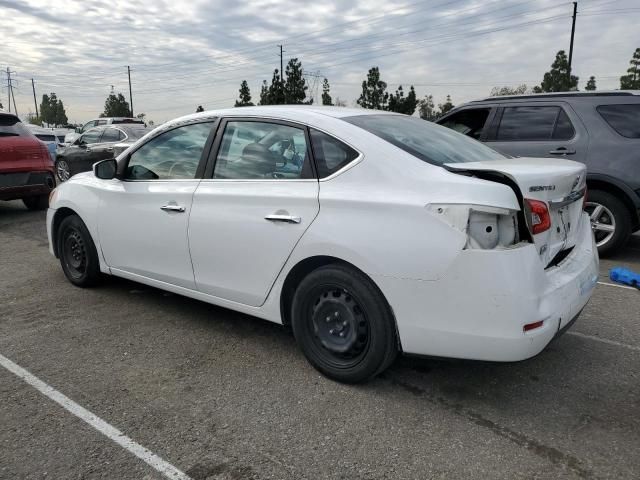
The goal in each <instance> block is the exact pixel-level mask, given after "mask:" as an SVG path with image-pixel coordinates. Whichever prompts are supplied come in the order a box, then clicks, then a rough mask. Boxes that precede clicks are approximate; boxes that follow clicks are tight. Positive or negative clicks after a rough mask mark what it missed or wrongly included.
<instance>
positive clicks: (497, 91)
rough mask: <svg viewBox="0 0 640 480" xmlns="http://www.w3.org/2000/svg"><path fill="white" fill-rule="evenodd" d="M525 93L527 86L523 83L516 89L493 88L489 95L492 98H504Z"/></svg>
mask: <svg viewBox="0 0 640 480" xmlns="http://www.w3.org/2000/svg"><path fill="white" fill-rule="evenodd" d="M524 93H527V86H526V85H525V84H524V83H523V84H522V85H518V86H517V87H493V88H492V89H491V93H490V94H489V95H490V96H492V97H504V96H508V95H522V94H524Z"/></svg>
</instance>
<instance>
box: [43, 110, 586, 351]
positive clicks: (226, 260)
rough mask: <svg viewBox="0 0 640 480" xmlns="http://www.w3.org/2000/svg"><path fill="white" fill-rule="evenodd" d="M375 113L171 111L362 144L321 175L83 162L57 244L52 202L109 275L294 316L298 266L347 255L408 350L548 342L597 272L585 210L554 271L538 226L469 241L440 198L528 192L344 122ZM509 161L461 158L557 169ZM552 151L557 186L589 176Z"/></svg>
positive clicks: (508, 168) (513, 203) (70, 187)
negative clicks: (502, 239)
mask: <svg viewBox="0 0 640 480" xmlns="http://www.w3.org/2000/svg"><path fill="white" fill-rule="evenodd" d="M368 113H369V112H366V111H361V110H352V109H344V108H338V109H326V108H322V107H315V108H310V107H307V108H298V107H273V108H265V107H262V108H251V107H245V108H242V109H229V110H223V111H219V112H206V113H205V114H196V115H190V116H188V117H184V118H181V119H178V120H176V121H174V122H169V123H168V124H165V125H163V127H162V128H161V129H160V130H164V129H166V128H170V127H171V125H175V124H177V123H184V122H188V121H189V120H190V119H197V118H204V117H205V115H206V116H209V117H210V116H212V115H215V116H220V117H227V116H243V117H247V116H249V117H250V116H256V117H260V118H273V119H279V120H287V121H290V122H300V123H302V124H306V125H310V126H313V127H314V128H317V129H319V130H321V131H324V132H325V133H328V134H330V135H332V136H334V137H336V138H338V139H339V140H341V141H343V142H345V143H347V144H349V145H351V146H353V147H354V148H356V149H357V150H358V151H359V152H360V156H359V157H358V159H357V160H356V161H354V162H353V163H351V164H350V165H348V166H347V167H345V168H344V169H343V170H341V171H339V172H338V173H337V174H334V175H332V176H331V177H329V178H326V179H322V180H320V181H316V180H299V181H298V180H294V181H291V180H265V181H262V180H260V181H228V180H202V181H198V180H193V181H184V180H180V181H168V182H157V183H156V182H139V183H137V182H123V181H120V180H115V179H114V180H99V179H97V178H95V177H94V176H93V174H92V173H91V172H87V173H84V174H78V175H76V176H74V177H73V178H72V179H70V180H69V181H68V182H66V183H64V184H62V185H61V186H60V187H58V189H57V191H56V193H55V195H54V198H53V201H52V203H51V208H50V210H49V212H48V215H47V229H48V232H49V240H50V245H51V251H52V253H53V251H54V249H53V239H52V229H53V221H54V217H55V214H56V212H57V211H58V210H59V209H61V208H69V209H72V210H74V211H75V212H77V214H78V215H79V216H80V217H81V218H82V220H83V221H84V222H85V224H86V225H87V228H88V229H89V232H90V233H91V235H92V238H93V239H94V242H95V244H96V247H97V249H98V252H99V255H100V262H101V270H102V271H103V272H106V273H111V274H114V275H118V276H121V277H124V278H128V279H131V280H135V281H139V282H141V283H145V284H148V285H152V286H155V287H158V288H161V289H165V290H168V291H172V292H174V293H178V294H182V295H186V296H189V297H192V298H196V299H198V300H202V301H206V302H209V303H213V304H216V305H220V306H222V307H227V308H231V309H233V310H237V311H240V312H242V313H247V314H250V315H255V316H258V317H260V318H264V319H267V320H270V321H273V322H277V323H282V322H283V318H284V314H285V312H282V311H281V295H282V290H283V285H284V283H285V280H286V278H287V275H288V274H289V272H291V270H292V269H293V268H294V267H295V266H296V265H298V264H299V262H302V261H304V260H306V259H309V258H311V257H317V256H323V257H335V258H337V259H339V260H341V261H343V262H346V263H349V264H351V265H353V266H354V267H356V268H358V269H360V270H361V271H363V272H364V273H366V274H367V275H369V277H370V278H371V279H372V280H373V281H374V282H375V283H376V285H377V286H378V287H379V289H380V290H381V292H382V294H383V295H384V296H385V298H386V300H387V301H388V303H389V305H390V306H391V308H392V310H393V312H394V316H395V319H396V323H397V329H398V333H399V336H400V343H401V348H402V350H403V351H404V352H407V353H414V354H422V355H434V356H442V357H457V358H469V359H481V360H496V361H515V360H522V359H525V358H529V357H531V356H533V355H536V354H537V353H539V352H540V351H541V350H542V349H543V348H544V347H545V346H546V345H547V343H548V342H549V341H550V340H551V339H552V338H553V336H554V335H556V333H557V332H558V330H559V329H560V328H562V327H565V326H566V325H567V323H568V322H569V321H570V320H571V319H572V318H573V317H575V316H576V315H577V314H578V312H579V311H580V310H581V309H582V308H583V307H584V305H585V304H586V302H587V301H588V299H589V296H590V293H591V290H592V288H593V286H594V285H595V282H596V279H597V274H598V259H597V250H596V249H595V246H594V244H593V237H592V235H591V231H590V228H589V220H588V218H586V217H585V216H584V215H581V214H579V213H578V214H577V216H576V215H575V212H573V211H572V212H571V215H572V218H573V219H574V220H573V225H572V228H571V230H570V231H567V236H566V237H565V238H564V239H563V240H565V241H566V240H567V239H568V238H569V235H570V239H571V241H572V242H573V245H574V247H573V250H572V251H571V252H570V254H569V255H568V256H567V257H566V258H565V259H564V260H563V261H562V262H561V263H560V264H559V265H557V266H553V267H550V268H548V269H545V265H546V264H547V262H546V260H547V256H545V255H546V254H545V255H541V254H540V252H539V245H538V241H537V239H534V240H536V243H535V244H533V243H518V244H516V245H513V246H511V247H509V248H497V249H493V250H480V249H472V248H468V247H467V234H466V233H465V232H464V231H462V230H461V229H458V228H453V227H452V226H451V224H452V223H451V221H450V220H451V219H445V218H443V217H441V216H440V217H439V216H438V215H437V214H436V213H434V210H433V208H431V207H433V206H437V205H460V206H471V207H470V208H479V209H482V208H483V206H487V207H492V208H499V209H505V210H508V211H514V212H515V211H518V210H520V205H519V201H518V197H517V195H516V193H515V192H514V191H513V190H512V189H511V188H510V187H509V186H507V185H504V184H501V183H496V182H493V181H489V180H482V179H479V178H474V177H472V176H465V175H460V174H456V173H452V172H450V171H447V170H446V169H444V168H441V167H438V166H434V165H430V164H427V163H425V162H423V161H421V160H419V159H417V158H415V157H414V156H412V155H410V154H408V153H406V152H404V151H402V150H400V149H399V148H397V147H395V146H393V145H391V144H390V143H387V142H386V141H383V140H382V139H380V138H378V137H376V136H374V135H372V134H370V133H368V132H366V131H365V130H363V129H361V128H359V127H356V126H354V125H352V124H349V123H346V122H342V121H340V120H339V117H341V116H349V115H360V114H368ZM377 113H380V112H377ZM443 128H444V127H443ZM157 130H158V129H157ZM157 130H156V131H157ZM153 134H154V133H153V132H152V133H151V134H150V135H153ZM147 137H149V135H147ZM147 137H145V139H142V140H141V141H139V142H137V143H136V144H134V146H132V147H131V148H130V149H133V148H135V147H136V145H138V144H140V143H141V142H142V143H143V142H144V141H145V140H146V138H147ZM126 155H127V151H125V152H124V153H123V154H121V155H120V157H119V160H120V161H122V159H123V158H125V157H126ZM509 162H513V160H508V161H505V164H504V165H500V162H498V163H495V162H477V163H478V164H477V165H475V167H474V164H473V163H461V164H455V165H454V167H459V168H460V169H462V170H471V169H473V168H476V169H478V170H482V171H485V170H487V169H490V168H495V169H497V170H499V171H501V172H502V173H504V174H505V175H509V174H513V175H514V177H515V178H516V179H517V181H518V183H519V184H520V183H521V182H524V183H522V185H521V187H522V186H528V185H533V184H535V183H536V182H543V183H544V182H545V181H546V180H547V179H545V178H538V177H535V175H536V174H537V172H539V171H540V170H539V169H538V167H536V166H535V165H533V164H531V162H529V163H527V161H523V162H519V163H518V162H516V163H518V165H514V164H512V163H509ZM534 163H535V161H534ZM480 164H483V165H480ZM553 164H554V166H559V169H557V170H556V169H553V170H552V172H553V175H554V176H553V182H554V183H558V182H556V180H558V178H560V177H562V175H563V174H562V171H563V169H565V171H566V172H565V173H566V175H565V177H566V182H564V180H563V181H560V183H559V184H558V185H557V188H558V191H557V192H556V193H557V194H558V195H560V194H561V193H562V192H563V191H564V190H566V189H567V188H568V187H573V185H565V184H564V183H567V182H569V181H570V180H571V183H573V180H572V179H573V177H575V175H576V174H578V175H581V174H582V173H584V167H583V166H578V167H577V166H576V165H579V164H575V162H567V161H562V160H555V159H554V160H553ZM542 168H546V169H547V171H548V169H549V168H550V167H549V166H548V165H546V166H543V167H542ZM557 174H559V176H557ZM527 182H529V183H527ZM164 183H166V184H171V186H167V185H162V184H164ZM150 184H151V185H150ZM578 187H579V185H578ZM134 190H135V191H134ZM549 193H552V192H549ZM523 194H524V195H525V197H530V195H529V194H528V193H527V192H523ZM532 198H535V197H532ZM172 201H174V202H176V203H178V204H180V205H182V206H184V207H185V208H186V209H187V211H186V212H185V213H186V214H171V213H166V212H164V211H162V210H160V208H159V207H160V206H161V205H162V204H165V203H167V202H172ZM573 207H575V206H573ZM279 210H281V211H282V212H286V213H287V214H290V215H293V216H299V217H301V222H300V223H299V224H296V223H278V224H274V223H271V222H269V221H267V220H265V219H264V217H265V216H266V215H269V214H271V213H276V212H278V211H279ZM176 217H179V220H178V222H186V224H187V225H188V228H187V226H186V225H185V227H184V228H185V230H184V234H182V233H180V232H178V233H176V232H175V231H173V228H172V225H173V226H175V224H173V223H171V222H172V221H173V220H175V219H176ZM454 223H455V222H454ZM180 229H182V226H180ZM181 231H182V230H181ZM548 241H549V243H550V244H553V245H555V244H554V243H553V239H551V240H548ZM554 248H555V247H554ZM168 257H172V258H168ZM192 264H193V267H191V265H192ZM540 320H542V321H544V325H543V327H541V328H538V329H536V330H533V331H531V332H526V333H525V332H524V331H523V325H525V324H527V323H531V322H536V321H540Z"/></svg>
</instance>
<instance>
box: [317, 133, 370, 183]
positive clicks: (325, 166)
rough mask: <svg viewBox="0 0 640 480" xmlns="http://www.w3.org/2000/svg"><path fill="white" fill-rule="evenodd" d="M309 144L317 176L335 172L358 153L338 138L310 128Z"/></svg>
mask: <svg viewBox="0 0 640 480" xmlns="http://www.w3.org/2000/svg"><path fill="white" fill-rule="evenodd" d="M311 145H312V147H313V156H314V158H315V160H316V167H317V168H318V177H319V178H325V177H328V176H329V175H331V174H333V173H335V172H337V171H338V170H340V169H341V168H342V167H344V166H346V165H347V164H349V163H351V162H352V161H353V160H355V159H356V158H357V157H358V155H359V154H358V152H356V151H355V150H354V149H353V148H351V147H350V146H348V145H345V144H344V143H342V142H341V141H340V140H337V139H335V138H333V137H331V136H329V135H327V134H326V133H322V132H319V131H318V130H314V129H311Z"/></svg>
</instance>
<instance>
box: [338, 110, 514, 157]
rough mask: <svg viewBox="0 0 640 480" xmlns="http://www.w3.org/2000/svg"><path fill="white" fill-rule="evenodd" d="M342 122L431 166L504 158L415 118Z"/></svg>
mask: <svg viewBox="0 0 640 480" xmlns="http://www.w3.org/2000/svg"><path fill="white" fill-rule="evenodd" d="M343 120H344V121H346V122H349V123H351V124H353V125H356V126H358V127H360V128H362V129H364V130H366V131H368V132H370V133H372V134H374V135H376V136H377V137H380V138H382V139H383V140H386V141H387V142H389V143H391V144H392V145H395V146H396V147H398V148H400V149H402V150H404V151H405V152H407V153H409V154H411V155H413V156H414V157H417V158H419V159H420V160H423V161H425V162H427V163H431V164H433V165H438V166H441V165H443V164H445V163H462V162H480V161H486V160H499V159H504V158H505V156H504V155H502V154H501V153H498V152H496V151H495V150H493V149H491V148H489V147H487V146H485V145H484V144H482V143H480V142H478V141H476V140H473V139H472V138H469V137H467V136H465V135H461V134H459V133H457V132H454V131H453V130H451V129H449V128H445V127H442V126H440V125H436V124H434V123H432V122H428V121H426V120H422V119H420V118H416V117H408V116H406V115H388V114H387V115H376V114H372V115H357V116H354V117H344V118H343Z"/></svg>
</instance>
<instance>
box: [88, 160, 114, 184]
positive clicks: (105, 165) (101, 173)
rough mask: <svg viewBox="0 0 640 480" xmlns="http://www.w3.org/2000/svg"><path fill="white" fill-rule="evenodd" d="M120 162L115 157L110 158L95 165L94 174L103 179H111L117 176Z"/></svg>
mask: <svg viewBox="0 0 640 480" xmlns="http://www.w3.org/2000/svg"><path fill="white" fill-rule="evenodd" d="M117 171H118V162H116V159H115V158H108V159H107V160H102V161H100V162H98V163H95V164H94V165H93V174H94V175H95V176H96V177H97V178H100V179H101V180H111V179H113V178H116V173H117Z"/></svg>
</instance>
